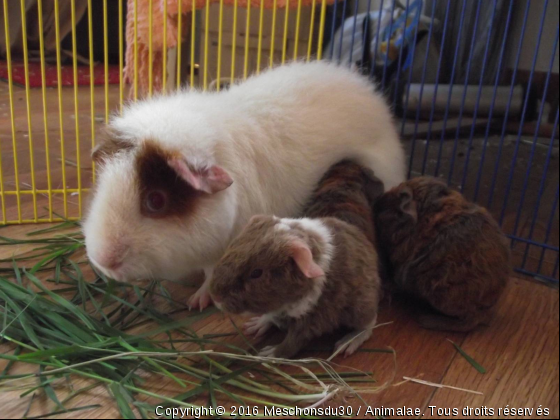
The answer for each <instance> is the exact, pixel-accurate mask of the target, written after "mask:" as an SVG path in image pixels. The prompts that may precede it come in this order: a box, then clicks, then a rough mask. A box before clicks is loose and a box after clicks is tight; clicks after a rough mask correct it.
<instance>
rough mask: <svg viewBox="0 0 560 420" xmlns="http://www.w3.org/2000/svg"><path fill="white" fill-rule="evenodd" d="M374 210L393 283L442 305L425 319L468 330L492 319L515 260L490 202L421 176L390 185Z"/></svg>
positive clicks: (423, 320)
mask: <svg viewBox="0 0 560 420" xmlns="http://www.w3.org/2000/svg"><path fill="white" fill-rule="evenodd" d="M375 215H376V216H375V217H376V231H377V235H378V240H379V244H380V245H381V254H382V256H383V258H385V260H386V262H387V263H388V264H387V265H388V266H389V268H390V270H391V271H392V278H393V281H394V282H395V286H396V287H397V288H398V289H400V290H402V291H404V292H407V293H409V294H411V295H412V296H416V297H418V298H420V299H422V300H424V301H426V302H427V303H429V304H430V305H431V306H432V307H433V308H434V309H436V310H437V311H439V312H440V313H441V315H435V316H425V317H422V318H421V319H420V323H421V325H422V326H424V327H425V328H429V329H438V330H448V331H469V330H472V329H473V328H475V327H477V326H478V325H479V324H481V323H486V322H488V321H489V319H490V316H491V312H492V311H491V310H492V308H493V307H494V305H495V304H496V303H497V301H498V299H499V297H500V295H501V294H502V292H503V290H504V288H505V286H506V283H507V280H508V278H509V277H510V274H511V268H510V247H509V241H508V240H507V238H506V236H505V235H504V234H503V232H502V231H501V229H500V227H499V226H498V224H497V223H496V222H495V221H494V219H493V218H492V216H491V215H490V214H489V213H488V211H487V210H485V209H484V208H482V207H479V206H477V205H476V204H473V203H470V202H468V201H467V200H466V199H465V198H464V197H463V196H462V195H461V194H460V193H458V192H456V191H454V190H452V189H450V188H448V187H447V186H446V185H445V184H443V183H442V182H440V181H439V180H436V179H433V178H429V177H420V178H415V179H412V180H410V181H408V182H405V183H403V184H401V185H400V186H398V187H396V188H394V189H392V190H390V191H388V192H387V193H385V194H384V195H383V196H382V197H381V198H380V199H379V200H378V201H377V203H376V205H375Z"/></svg>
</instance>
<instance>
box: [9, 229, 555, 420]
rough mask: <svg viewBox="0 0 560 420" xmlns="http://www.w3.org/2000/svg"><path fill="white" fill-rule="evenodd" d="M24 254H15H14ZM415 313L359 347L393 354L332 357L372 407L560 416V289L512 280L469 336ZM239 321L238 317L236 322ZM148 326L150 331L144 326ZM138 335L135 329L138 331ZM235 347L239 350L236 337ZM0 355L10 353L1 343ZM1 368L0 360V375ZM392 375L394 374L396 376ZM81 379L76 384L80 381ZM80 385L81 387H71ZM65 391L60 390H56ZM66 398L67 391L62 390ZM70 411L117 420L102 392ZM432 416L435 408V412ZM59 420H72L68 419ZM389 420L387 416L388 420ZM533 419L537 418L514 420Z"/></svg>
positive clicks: (224, 325) (386, 308)
mask: <svg viewBox="0 0 560 420" xmlns="http://www.w3.org/2000/svg"><path fill="white" fill-rule="evenodd" d="M31 229H35V227H32V226H12V227H7V228H4V229H3V230H2V235H3V236H7V237H18V236H20V235H21V234H22V233H23V232H27V231H29V230H31ZM14 251H16V250H14V249H11V247H2V249H0V258H6V257H9V256H10V255H12V254H13V252H14ZM20 251H22V249H20V250H17V252H20ZM171 287H172V288H173V295H174V296H181V295H184V298H185V299H187V297H188V295H189V294H190V293H191V292H192V289H187V288H183V287H181V286H177V285H173V286H171ZM418 310H419V309H418V308H416V307H415V306H411V305H410V304H409V303H408V302H406V301H403V300H401V299H396V300H393V302H391V303H389V302H386V303H384V305H383V307H382V309H381V312H380V323H386V322H392V324H390V325H386V326H382V327H380V328H378V329H377V330H375V333H374V335H373V337H372V338H371V339H370V340H369V341H368V342H367V343H366V344H365V345H364V348H369V349H387V348H392V349H394V350H395V352H396V358H394V357H393V355H392V354H383V353H359V354H356V355H354V356H353V357H351V358H348V359H341V358H338V359H335V362H336V363H339V364H341V365H344V366H345V367H344V368H341V369H343V370H345V371H347V370H348V367H350V368H356V369H360V370H362V371H367V372H372V373H373V376H374V377H375V379H376V380H378V381H379V384H380V385H381V384H387V385H388V388H387V389H386V390H384V391H382V392H380V393H377V394H371V395H364V396H363V397H364V399H365V401H366V402H367V403H368V404H370V405H371V406H372V407H392V408H399V407H404V406H406V407H409V408H412V409H419V410H420V412H421V413H423V414H424V416H425V417H426V418H432V417H449V416H437V412H434V414H436V415H432V411H431V410H432V408H430V407H432V406H435V407H437V408H440V409H453V408H457V409H459V410H460V411H461V410H463V409H464V408H466V407H471V408H483V407H487V408H492V409H495V410H496V412H495V415H494V416H488V417H500V416H499V415H498V411H497V410H498V409H499V408H505V407H507V406H509V408H529V409H530V408H534V409H535V410H536V409H537V408H539V407H540V406H542V408H547V409H549V410H550V416H549V417H550V418H557V417H558V415H559V414H560V411H559V396H558V395H559V335H558V334H559V306H558V291H557V290H553V289H550V288H548V287H546V286H543V285H541V284H538V283H534V282H531V281H528V280H526V279H518V278H514V279H512V280H511V282H510V284H509V287H508V289H507V292H506V294H505V296H504V298H503V299H502V301H501V303H500V305H499V310H498V313H497V316H496V318H495V320H494V322H493V323H492V324H491V325H490V326H489V327H484V328H481V329H480V330H478V331H476V332H473V333H471V334H448V333H440V332H431V331H425V330H422V329H420V328H419V327H418V326H417V324H416V322H415V318H416V313H417V311H418ZM238 321H239V322H242V319H239V320H238ZM145 328H148V327H145ZM194 328H195V329H196V330H197V332H199V333H200V334H209V333H224V332H234V331H235V330H234V328H233V326H232V325H231V324H230V322H229V320H226V319H224V318H223V317H222V316H221V315H219V314H215V315H212V316H210V317H208V318H206V319H204V320H202V321H200V322H199V323H198V324H195V325H194ZM135 332H140V331H135ZM448 340H452V341H453V342H455V343H457V344H458V345H460V346H461V347H462V348H463V350H464V351H465V352H466V353H467V354H469V355H470V356H472V357H473V358H474V359H475V360H476V361H477V362H479V363H480V364H481V365H482V366H483V367H484V368H486V369H487V373H486V374H481V373H478V371H477V370H475V369H474V368H473V367H472V366H471V365H470V364H469V363H468V362H467V361H466V360H465V359H464V358H463V357H462V356H461V355H460V354H459V353H458V352H457V351H456V350H455V348H454V347H453V346H452V344H451V343H450V342H449V341H448ZM234 342H235V343H236V344H238V345H240V346H244V344H243V342H242V340H241V339H237V338H236V339H235V340H234ZM331 346H332V340H331V341H329V338H326V339H323V340H320V341H318V342H317V343H314V344H312V346H311V348H310V349H308V350H307V351H306V352H305V353H304V354H302V355H301V356H316V357H321V358H327V357H328V356H329V355H330V353H329V351H328V350H329V349H330V348H331ZM0 351H1V352H3V353H4V352H9V351H11V348H10V347H9V346H7V345H0ZM4 366H5V362H0V371H1V370H2V369H3V367H4ZM395 369H396V370H395ZM28 372H31V371H30V370H29V367H26V366H17V365H16V366H15V367H13V368H12V370H11V373H12V374H17V373H28ZM404 377H410V378H416V379H421V380H425V381H429V382H433V383H437V384H444V385H447V386H453V387H458V388H463V389H468V390H472V391H477V392H481V393H483V395H475V394H471V393H466V392H464V391H456V390H448V389H436V388H433V387H429V386H426V385H421V384H416V383H402V381H403V378H404ZM79 381H80V380H79V379H78V383H79ZM76 386H78V385H76ZM154 387H155V388H154V389H157V390H159V391H160V392H162V390H165V391H168V392H171V391H172V389H173V387H174V384H173V383H162V381H161V379H160V378H159V377H158V378H155V381H154ZM61 388H64V384H61ZM61 392H62V393H64V392H65V391H64V389H62V391H61ZM20 394H21V391H18V390H12V391H6V390H0V407H2V410H1V412H2V415H3V416H4V417H7V418H19V417H21V416H22V415H23V413H24V412H25V410H26V409H27V406H28V404H29V401H30V398H31V397H30V396H27V397H24V398H20V397H19V395H20ZM72 404H73V405H71V406H70V407H72V406H84V405H92V404H101V406H102V408H99V409H96V410H92V411H87V412H83V413H78V414H80V415H81V416H82V417H83V418H86V417H87V418H104V417H109V416H111V417H112V416H118V410H117V407H116V405H115V404H114V403H113V401H112V399H111V398H110V397H109V396H108V395H107V394H106V391H105V390H104V389H103V388H98V389H96V390H94V391H91V392H89V393H86V394H84V395H82V396H81V397H79V398H76V399H75V400H74V401H73V403H72ZM340 404H352V405H353V406H354V407H356V408H357V407H358V406H359V405H360V404H359V402H358V400H356V399H353V400H347V401H346V402H340ZM31 407H32V408H31V411H30V413H29V415H30V416H37V415H41V414H43V413H48V412H50V410H51V409H52V407H51V404H50V402H49V400H48V399H47V398H46V397H45V396H44V395H42V394H41V392H38V393H37V395H36V397H35V398H34V401H33V404H32V406H31ZM434 410H435V409H434ZM63 417H68V418H70V417H72V416H71V415H67V416H63ZM388 417H390V416H388ZM466 417H481V416H472V415H471V416H466ZM515 417H527V418H530V417H534V416H530V415H527V416H515Z"/></svg>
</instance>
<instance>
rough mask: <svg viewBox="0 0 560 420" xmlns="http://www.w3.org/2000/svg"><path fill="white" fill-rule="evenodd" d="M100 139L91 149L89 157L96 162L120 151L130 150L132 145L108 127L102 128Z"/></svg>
mask: <svg viewBox="0 0 560 420" xmlns="http://www.w3.org/2000/svg"><path fill="white" fill-rule="evenodd" d="M100 139H101V141H99V142H98V144H97V145H96V146H95V147H94V148H93V150H92V151H91V158H92V159H93V161H94V162H95V163H97V164H99V163H101V162H104V161H106V160H107V159H109V158H111V157H112V156H113V155H115V154H116V153H118V152H120V151H126V150H130V149H132V148H133V147H134V145H133V144H132V143H130V142H129V141H127V140H123V139H120V138H119V137H118V135H117V134H116V133H115V132H114V131H113V130H112V129H111V128H110V127H105V128H104V129H103V131H102V132H101V134H100Z"/></svg>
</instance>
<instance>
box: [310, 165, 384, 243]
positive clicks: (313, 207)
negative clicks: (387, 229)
mask: <svg viewBox="0 0 560 420" xmlns="http://www.w3.org/2000/svg"><path fill="white" fill-rule="evenodd" d="M383 190H384V186H383V182H381V181H380V180H379V179H378V178H377V177H376V176H375V174H374V173H373V171H372V170H371V169H369V168H365V167H363V166H361V165H358V164H357V163H354V162H352V161H349V160H343V161H341V162H339V163H337V164H335V165H333V166H331V168H330V169H329V170H328V171H327V173H325V175H324V176H323V178H322V179H321V180H320V181H319V185H318V186H317V189H316V190H315V191H314V193H313V195H312V196H311V200H310V201H309V204H308V205H307V207H306V209H305V211H304V216H305V217H313V218H315V217H335V218H337V219H339V220H342V221H344V222H347V223H349V224H351V225H354V226H356V227H357V228H358V229H360V230H361V231H362V232H364V233H365V234H366V236H367V237H368V239H369V240H370V241H371V242H372V243H375V229H374V223H373V207H372V203H374V202H375V201H376V200H377V199H378V198H379V197H380V196H381V195H382V194H383Z"/></svg>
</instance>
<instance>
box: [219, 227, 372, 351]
mask: <svg viewBox="0 0 560 420" xmlns="http://www.w3.org/2000/svg"><path fill="white" fill-rule="evenodd" d="M380 287H381V286H380V280H379V274H378V272H377V253H376V252H375V249H374V247H373V244H372V243H371V242H370V241H369V240H368V239H367V237H366V236H365V234H364V233H362V232H361V231H360V230H359V229H358V228H356V227H354V226H352V225H350V224H348V223H345V222H343V221H340V220H337V219H334V218H317V219H310V218H303V219H280V218H277V217H274V216H255V217H253V218H252V219H251V221H250V222H249V224H248V225H247V226H246V227H245V228H244V229H243V231H242V232H241V234H240V235H239V236H238V237H237V238H236V239H235V240H234V241H233V242H232V243H231V245H230V246H229V247H228V249H227V250H226V253H225V255H224V256H223V258H222V259H221V261H220V262H219V264H218V265H217V267H216V269H215V270H214V274H213V279H212V282H211V286H210V294H211V296H212V298H213V299H214V301H215V302H216V304H217V306H218V307H220V308H221V309H223V310H224V311H226V312H230V313H234V314H241V313H251V314H254V315H257V316H258V317H257V318H254V319H252V320H251V321H249V322H248V323H247V325H246V331H247V333H249V334H254V335H256V336H261V335H262V334H264V333H265V332H266V331H267V330H268V329H269V328H270V327H272V326H274V325H275V326H277V327H280V328H281V329H285V330H287V335H286V338H285V339H284V341H283V342H282V343H281V344H279V345H278V346H274V347H268V348H265V349H264V350H263V351H262V352H261V355H263V356H271V357H277V358H291V357H293V356H295V355H296V354H297V353H298V352H299V351H300V350H301V349H302V348H303V347H305V346H306V345H307V344H308V343H309V342H310V341H311V340H312V339H313V338H315V337H318V336H321V335H323V334H327V333H331V332H333V331H335V330H337V329H339V328H341V327H346V328H349V329H351V331H352V332H351V333H350V334H349V335H348V336H346V337H345V338H343V339H342V340H341V341H340V342H339V343H337V349H340V351H341V352H342V351H344V352H345V354H346V355H350V354H352V353H353V352H355V351H356V350H357V349H358V348H359V346H360V345H361V344H362V343H363V342H364V341H366V340H367V339H368V338H369V337H370V336H371V331H372V329H373V327H374V326H375V322H376V320H377V307H378V304H379V296H380Z"/></svg>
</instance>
